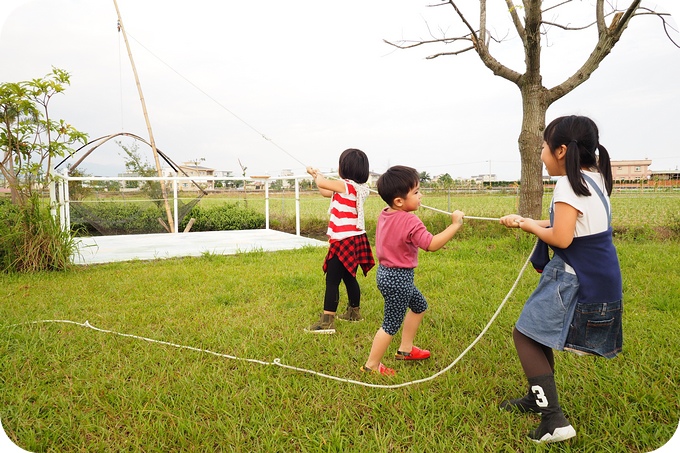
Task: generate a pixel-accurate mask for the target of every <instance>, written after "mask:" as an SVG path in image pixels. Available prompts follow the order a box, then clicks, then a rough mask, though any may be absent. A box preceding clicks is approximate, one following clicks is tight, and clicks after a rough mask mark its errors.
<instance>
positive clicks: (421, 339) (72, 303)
mask: <svg viewBox="0 0 680 453" xmlns="http://www.w3.org/2000/svg"><path fill="white" fill-rule="evenodd" d="M371 199H372V200H373V201H372V203H375V204H374V205H372V206H371V207H370V208H369V209H370V210H371V212H370V213H369V214H368V215H367V218H374V215H375V214H376V213H377V210H379V209H380V203H377V201H379V200H378V199H377V197H370V198H369V200H371ZM314 200H318V201H314V203H317V202H318V203H319V207H320V209H321V211H320V212H321V213H320V214H319V215H318V216H319V218H322V217H324V216H325V214H324V213H325V210H326V209H327V208H328V200H325V199H322V198H321V197H319V196H317V197H316V198H314ZM650 200H651V198H638V199H637V201H632V200H630V201H625V202H623V200H621V198H619V197H615V198H614V203H615V209H614V212H615V216H616V217H615V218H616V221H617V222H621V223H618V225H622V224H623V223H622V222H624V221H628V220H624V219H630V221H631V222H632V221H635V220H637V221H639V222H640V223H635V224H633V225H635V226H636V227H637V226H640V225H644V224H645V223H646V224H649V225H653V228H657V225H661V226H663V228H667V227H669V226H672V221H675V222H676V223H675V225H677V221H678V212H679V210H678V209H675V208H674V206H678V198H677V197H675V198H669V199H667V200H664V199H658V200H657V199H656V198H655V199H654V202H653V203H651V202H650ZM204 201H208V200H204ZM204 201H202V203H203V202H204ZM222 201H223V200H222ZM308 201H312V198H310V199H309V200H307V199H305V200H304V204H303V205H304V206H306V205H307V202H308ZM248 202H249V207H252V206H253V205H254V204H255V202H254V201H253V200H250V199H249V201H248ZM423 202H424V203H425V204H428V205H430V206H435V207H438V208H440V209H444V210H448V207H447V204H446V202H447V200H446V199H445V198H442V199H436V198H435V197H434V196H432V197H430V196H428V197H425V198H424V199H423ZM622 202H623V203H629V204H628V205H627V206H629V209H632V210H633V212H630V213H629V212H622V209H621V206H622V204H618V203H622ZM286 203H288V201H287V200H286ZM514 203H515V199H514V198H513V197H511V196H507V197H490V196H487V197H462V198H456V199H455V200H454V203H453V204H452V207H451V208H452V209H455V208H460V209H463V210H464V211H466V212H468V213H469V214H470V215H479V216H494V217H495V216H498V215H501V214H503V213H505V212H511V211H514ZM275 204H276V201H275V200H272V205H271V207H270V208H271V210H272V214H274V213H275V212H274V211H275V208H274V206H275ZM277 207H279V206H277ZM305 209H306V208H305ZM420 214H422V215H423V216H424V217H426V220H427V221H428V222H439V221H445V220H446V216H444V215H442V214H436V213H430V212H421V213H420ZM430 214H432V215H430ZM658 216H661V217H662V218H661V219H659V218H658ZM441 219H444V220H441ZM654 231H655V230H653V229H652V230H650V231H649V232H647V233H646V234H648V235H645V236H641V237H638V236H632V235H629V234H621V235H620V236H619V237H617V239H616V245H617V248H618V251H619V255H620V259H621V266H622V269H623V278H624V297H625V314H624V320H623V322H624V351H623V353H622V354H621V355H620V356H619V357H617V358H615V359H613V360H605V359H598V358H593V357H583V358H581V357H576V356H574V355H570V354H566V353H559V354H557V356H556V359H557V375H556V376H557V382H558V386H559V389H560V392H561V394H560V397H561V402H562V404H563V406H564V409H565V411H566V413H567V415H568V417H569V418H570V420H571V421H572V423H573V424H574V426H575V428H576V430H577V433H578V436H577V437H576V439H574V440H573V441H569V442H567V443H565V444H564V445H558V446H553V447H546V446H538V447H537V446H536V445H534V444H533V443H531V442H530V441H528V440H527V439H526V438H525V433H526V432H527V431H528V430H529V429H531V428H533V427H534V426H535V425H536V424H537V423H538V419H537V418H536V417H534V416H528V415H516V414H511V413H506V412H501V411H499V410H498V409H497V406H498V403H499V402H500V401H501V400H502V399H505V398H509V397H515V396H519V395H521V394H522V393H523V392H524V391H525V381H524V378H523V373H522V370H521V366H520V364H519V361H518V359H517V357H516V354H515V351H514V347H513V344H512V338H511V330H512V326H513V324H514V321H515V320H516V318H517V316H518V314H519V311H520V310H521V307H522V304H523V301H524V300H525V299H526V298H527V297H528V295H529V294H530V293H531V291H532V290H533V289H534V288H535V285H536V283H537V280H538V274H536V273H535V272H534V271H533V270H530V269H529V270H527V271H526V273H525V274H524V275H523V277H522V279H521V280H520V283H519V285H518V287H517V289H516V291H515V293H514V294H513V296H512V297H511V298H510V300H509V302H508V304H507V305H506V307H505V308H504V310H503V311H501V313H500V315H499V317H498V318H497V319H496V321H495V322H494V324H493V325H492V326H491V328H490V329H489V330H488V332H487V333H486V335H485V336H484V337H483V338H482V339H481V341H480V342H479V343H478V344H477V345H476V346H475V347H474V348H473V349H471V350H470V351H469V352H468V353H467V355H465V356H464V357H463V358H462V359H461V360H460V361H459V362H458V363H457V364H456V365H455V366H454V367H453V368H452V369H451V370H450V371H448V372H446V373H444V374H443V375H441V376H439V377H437V378H435V379H433V380H431V381H428V382H425V383H420V384H416V385H412V386H407V387H403V388H398V389H380V388H368V387H364V386H359V385H356V384H351V383H346V382H338V381H334V380H329V379H326V378H323V377H321V376H318V375H313V374H308V373H304V372H300V371H294V370H289V369H284V368H281V367H277V366H275V365H262V364H257V363H252V362H246V361H241V360H235V359H229V358H225V357H221V356H216V355H213V354H208V353H205V352H199V351H196V350H188V349H178V348H176V347H173V346H171V345H167V344H158V343H150V342H147V341H143V340H140V339H136V338H132V337H125V336H119V335H114V334H111V333H105V332H99V331H95V330H92V329H89V328H85V327H81V326H78V325H74V324H68V323H47V322H36V321H41V320H72V321H75V322H78V323H84V322H85V321H89V323H90V324H91V325H93V326H95V327H98V328H101V329H107V330H112V331H116V332H120V333H124V334H133V335H138V336H141V337H145V338H151V339H155V340H161V341H166V342H169V343H173V344H177V345H186V346H191V347H195V348H199V349H205V350H209V351H213V352H216V353H220V354H228V355H231V356H235V357H239V358H248V359H256V360H261V361H264V362H267V363H271V362H273V361H274V360H275V359H276V358H280V360H281V362H282V363H283V364H286V365H290V366H296V367H300V368H304V369H309V370H313V371H318V372H321V373H325V374H329V375H333V376H338V377H340V378H344V379H353V380H359V381H363V382H368V383H389V384H399V383H404V382H408V381H412V380H416V379H423V378H427V377H429V376H432V375H433V374H434V373H436V372H438V371H439V370H441V369H443V368H445V367H446V366H448V365H449V364H450V363H451V362H453V361H454V360H455V359H456V358H457V357H458V356H459V355H460V354H461V352H463V351H464V350H465V348H466V347H467V346H468V345H469V344H470V343H471V342H472V341H473V340H474V339H475V337H476V336H477V335H478V334H479V332H480V331H481V330H482V329H483V328H484V326H485V325H486V323H487V322H488V321H489V319H490V318H491V316H492V315H493V313H494V312H495V310H496V309H497V307H498V305H499V304H500V302H501V301H502V300H503V298H504V297H505V295H506V294H507V292H508V291H509V289H510V287H511V286H512V283H513V282H514V280H515V278H516V277H517V274H518V272H519V270H520V269H521V267H522V265H523V263H524V262H525V260H526V257H527V255H528V253H529V251H530V249H531V247H532V245H533V241H532V240H531V238H529V237H528V236H527V235H525V234H523V233H520V232H517V231H515V230H506V229H496V228H495V225H494V224H493V223H492V222H483V221H472V220H470V221H467V222H466V225H465V227H464V229H463V230H462V231H461V234H460V235H459V236H457V237H456V238H454V239H453V240H452V241H451V242H450V243H449V244H448V245H447V246H446V248H445V249H443V250H440V251H438V252H436V253H424V252H421V254H420V266H419V268H418V271H417V273H416V281H417V284H418V286H419V288H420V289H421V291H422V292H423V294H425V296H426V297H427V298H428V301H429V303H430V311H429V313H428V314H427V316H426V317H425V321H424V323H423V326H422V327H421V329H420V331H419V334H418V344H419V345H422V346H424V347H427V348H429V349H430V350H432V351H433V357H432V359H431V360H428V361H426V362H422V363H397V362H395V361H394V360H393V359H391V358H390V357H389V356H388V357H386V359H385V360H386V364H388V365H389V366H392V367H394V368H396V369H397V372H398V374H397V376H396V377H394V378H384V377H377V376H365V375H363V374H362V373H361V372H360V371H359V367H360V366H361V365H362V364H363V361H364V360H365V358H366V356H367V354H368V352H369V348H370V345H371V340H372V337H373V335H374V333H375V330H376V329H377V328H378V327H379V325H380V322H381V319H382V298H381V296H380V293H379V292H378V290H377V288H376V285H375V271H371V273H370V274H369V276H368V277H367V278H362V277H360V279H359V281H360V284H361V287H362V294H363V297H362V314H363V315H364V317H365V320H364V321H362V322H359V323H340V322H339V323H338V325H337V329H338V332H337V334H336V335H331V336H314V335H310V334H305V332H304V331H303V328H304V327H305V326H307V325H309V324H310V323H311V322H312V321H314V320H315V319H316V316H317V315H318V312H319V310H320V308H321V298H322V294H323V289H324V280H323V274H322V271H321V263H322V260H323V257H324V255H325V253H326V250H325V248H304V249H300V250H295V251H284V252H276V253H265V252H256V253H248V254H240V255H234V256H217V255H205V256H202V257H200V258H185V259H170V260H155V261H150V262H141V261H135V262H129V263H115V264H107V265H97V266H88V267H74V268H71V269H69V270H68V271H66V272H35V273H27V274H5V275H0V292H1V293H0V300H2V303H0V319H2V324H1V325H0V357H2V360H1V361H0V382H1V383H2V385H0V419H1V420H2V424H3V427H4V428H5V430H6V432H7V434H8V435H9V436H10V438H11V439H13V440H14V441H15V442H16V443H17V444H18V445H19V446H21V447H22V448H24V449H27V450H29V451H60V452H66V451H121V450H130V451H140V450H141V451H149V452H155V451H158V452H161V451H162V452H166V451H185V450H187V451H219V450H227V451H243V452H252V451H338V452H339V451H381V452H382V451H385V452H387V451H394V452H401V451H414V452H416V451H417V452H423V451H432V452H439V451H470V452H477V451H479V452H498V451H531V452H534V451H549V450H553V449H557V450H559V451H564V452H571V451H573V452H576V451H578V452H584V451H585V452H602V451H606V452H648V451H651V450H653V449H656V448H659V447H660V446H662V445H663V444H664V443H665V442H666V441H667V440H668V439H669V438H670V437H671V435H672V434H673V433H674V431H675V429H676V427H677V425H678V420H679V419H680V401H679V399H678V394H679V393H678V389H679V384H680V382H679V379H680V378H679V376H680V372H679V368H678V367H679V366H680V365H679V364H680V350H679V349H678V348H677V345H678V344H679V343H680V331H679V330H678V329H677V319H678V316H680V301H679V300H678V297H677V295H678V294H680V254H678V241H677V240H676V239H660V238H659V237H658V236H657V235H656V233H655V232H654ZM664 231H665V230H664ZM670 237H675V238H677V236H672V235H671V236H670ZM341 300H342V302H341V309H343V308H344V303H345V301H346V297H345V295H344V292H341ZM395 347H396V345H394V344H393V345H392V348H391V349H390V351H389V353H393V352H394V348H395Z"/></svg>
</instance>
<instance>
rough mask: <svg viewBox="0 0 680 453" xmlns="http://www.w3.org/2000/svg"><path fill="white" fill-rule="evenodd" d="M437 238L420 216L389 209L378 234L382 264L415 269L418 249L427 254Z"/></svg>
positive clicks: (377, 252) (380, 261) (380, 222)
mask: <svg viewBox="0 0 680 453" xmlns="http://www.w3.org/2000/svg"><path fill="white" fill-rule="evenodd" d="M433 237H434V235H433V234H432V233H430V232H429V231H427V228H425V225H424V224H423V222H422V220H420V218H418V216H417V215H415V214H413V213H411V212H405V211H396V210H391V209H390V208H385V209H383V210H382V211H381V212H380V216H379V217H378V224H377V226H376V230H375V251H376V256H377V258H378V262H379V263H380V264H381V265H382V266H386V267H401V268H407V269H413V268H415V267H417V266H418V249H419V248H421V249H423V250H427V249H428V247H430V243H431V242H432V238H433Z"/></svg>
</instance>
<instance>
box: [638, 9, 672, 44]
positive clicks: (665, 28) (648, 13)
mask: <svg viewBox="0 0 680 453" xmlns="http://www.w3.org/2000/svg"><path fill="white" fill-rule="evenodd" d="M640 10H642V11H643V12H638V11H640ZM638 11H636V12H635V14H633V15H634V16H656V17H658V18H659V19H661V22H662V23H663V31H664V33H666V37H667V38H668V40H669V41H670V42H671V43H673V45H674V46H675V47H678V48H680V44H678V43H677V42H676V41H675V40H674V39H673V38H672V37H671V34H670V31H669V29H671V30H673V31H674V32H676V33H678V30H677V29H676V28H674V27H673V26H672V25H671V24H669V23H668V21H666V17H664V16H668V17H671V15H670V14H669V13H658V12H656V11H654V10H651V9H649V8H646V7H640V8H638Z"/></svg>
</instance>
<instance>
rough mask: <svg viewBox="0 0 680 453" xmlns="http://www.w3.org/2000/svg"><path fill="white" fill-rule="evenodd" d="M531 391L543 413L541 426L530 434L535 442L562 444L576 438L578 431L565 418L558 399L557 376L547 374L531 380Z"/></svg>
mask: <svg viewBox="0 0 680 453" xmlns="http://www.w3.org/2000/svg"><path fill="white" fill-rule="evenodd" d="M529 389H530V390H531V392H532V393H533V394H534V395H535V399H534V400H535V403H536V407H537V408H538V410H539V411H540V413H541V424H540V425H538V428H536V429H535V430H533V431H531V432H530V433H529V438H530V439H531V440H533V441H534V442H545V443H548V442H561V441H563V440H567V439H571V438H572V437H575V436H576V430H575V429H574V427H573V426H571V423H569V420H567V417H565V416H564V413H563V412H562V408H561V407H560V403H559V401H558V398H557V387H556V386H555V376H554V375H552V374H545V375H542V376H536V377H532V378H529Z"/></svg>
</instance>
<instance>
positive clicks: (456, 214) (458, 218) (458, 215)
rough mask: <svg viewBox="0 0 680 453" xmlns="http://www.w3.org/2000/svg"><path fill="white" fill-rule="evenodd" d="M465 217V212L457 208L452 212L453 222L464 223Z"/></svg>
mask: <svg viewBox="0 0 680 453" xmlns="http://www.w3.org/2000/svg"><path fill="white" fill-rule="evenodd" d="M463 217H465V213H464V212H463V211H459V210H457V209H456V210H455V211H453V212H452V213H451V223H457V224H458V225H462V224H463Z"/></svg>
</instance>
